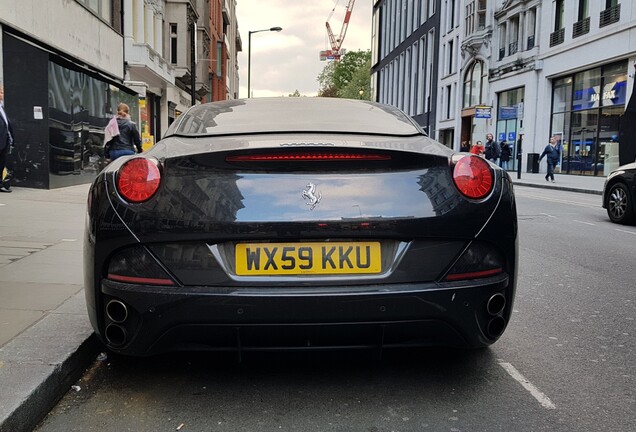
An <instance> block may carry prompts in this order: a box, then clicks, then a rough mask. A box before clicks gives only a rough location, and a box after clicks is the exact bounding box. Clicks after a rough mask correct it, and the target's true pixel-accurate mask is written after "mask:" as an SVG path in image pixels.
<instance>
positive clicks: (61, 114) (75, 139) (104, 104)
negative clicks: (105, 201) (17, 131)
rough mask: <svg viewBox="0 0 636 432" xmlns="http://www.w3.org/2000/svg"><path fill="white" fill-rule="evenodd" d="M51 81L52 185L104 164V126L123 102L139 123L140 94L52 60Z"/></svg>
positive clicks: (73, 181)
mask: <svg viewBox="0 0 636 432" xmlns="http://www.w3.org/2000/svg"><path fill="white" fill-rule="evenodd" d="M48 81H49V82H48V109H49V113H48V120H49V171H50V178H49V182H50V187H52V188H55V187H62V186H67V185H69V184H77V183H79V182H86V181H88V180H90V179H92V178H94V177H95V175H96V174H97V173H98V172H99V171H101V169H102V168H103V167H104V166H105V159H104V127H105V126H106V124H107V123H108V121H109V120H110V118H111V117H112V116H113V115H114V114H115V113H116V111H117V105H118V104H119V103H120V102H124V103H126V104H128V105H129V106H130V113H131V117H132V118H133V121H135V122H137V124H139V123H138V122H139V118H138V117H139V116H138V113H139V108H138V107H139V102H138V97H137V95H136V94H130V93H127V92H124V91H122V90H121V89H119V88H117V87H115V86H113V85H110V84H108V83H106V82H104V81H100V80H98V79H95V78H93V77H91V76H88V75H87V74H85V73H83V72H79V71H75V70H71V69H68V68H66V67H64V66H61V65H59V64H57V63H54V62H52V61H50V62H49V68H48ZM69 175H72V178H65V177H66V176H69ZM81 177H86V178H87V180H81V179H80V178H81Z"/></svg>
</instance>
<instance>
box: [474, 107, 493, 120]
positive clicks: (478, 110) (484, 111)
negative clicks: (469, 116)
mask: <svg viewBox="0 0 636 432" xmlns="http://www.w3.org/2000/svg"><path fill="white" fill-rule="evenodd" d="M490 109H491V107H489V106H478V107H475V118H484V119H489V118H490V117H491V115H490Z"/></svg>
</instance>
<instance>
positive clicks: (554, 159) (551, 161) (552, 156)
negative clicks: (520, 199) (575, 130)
mask: <svg viewBox="0 0 636 432" xmlns="http://www.w3.org/2000/svg"><path fill="white" fill-rule="evenodd" d="M544 156H546V161H547V162H548V172H547V174H546V175H545V181H551V182H552V183H554V167H555V166H557V164H558V163H559V156H560V152H559V149H558V148H557V139H556V137H555V136H551V137H550V143H549V144H548V145H547V146H545V149H544V150H543V153H541V156H539V162H541V159H543V157H544Z"/></svg>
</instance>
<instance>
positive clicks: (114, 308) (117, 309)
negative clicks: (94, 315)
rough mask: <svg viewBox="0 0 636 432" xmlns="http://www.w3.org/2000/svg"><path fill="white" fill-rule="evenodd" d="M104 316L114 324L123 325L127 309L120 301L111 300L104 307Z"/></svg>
mask: <svg viewBox="0 0 636 432" xmlns="http://www.w3.org/2000/svg"><path fill="white" fill-rule="evenodd" d="M106 315H108V318H109V319H110V320H111V321H113V322H116V323H123V322H124V321H126V319H127V318H128V308H127V307H126V305H125V304H124V303H123V302H122V301H120V300H111V301H109V302H108V304H107V305H106Z"/></svg>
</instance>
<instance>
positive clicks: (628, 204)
mask: <svg viewBox="0 0 636 432" xmlns="http://www.w3.org/2000/svg"><path fill="white" fill-rule="evenodd" d="M635 176H636V162H633V163H630V164H627V165H623V166H620V167H618V168H616V169H615V170H614V171H612V172H611V173H610V174H609V175H608V176H607V179H606V180H605V185H604V186H603V208H605V209H607V215H608V216H609V218H610V220H611V221H612V222H614V223H618V224H630V223H633V222H634V221H635V220H636V219H635V217H634V215H635V214H636V213H635V212H636V201H635V198H636V183H635V182H634V177H635Z"/></svg>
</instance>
